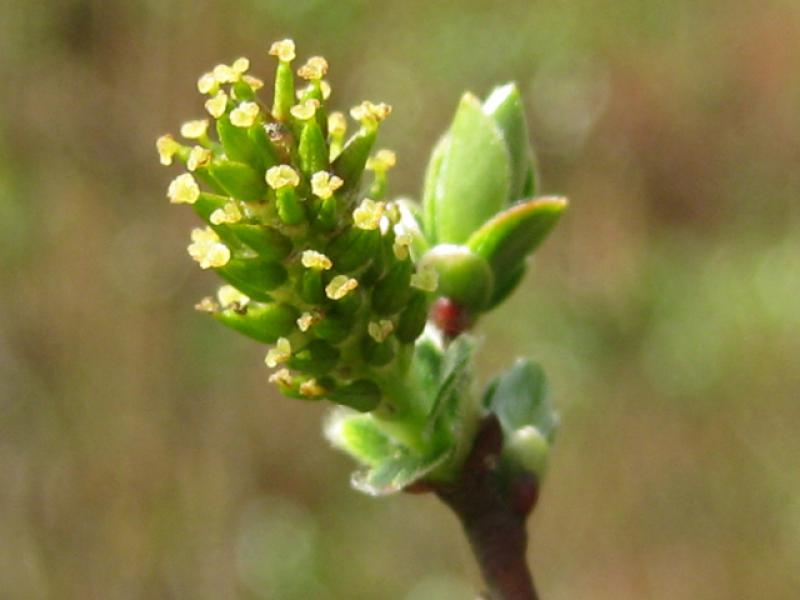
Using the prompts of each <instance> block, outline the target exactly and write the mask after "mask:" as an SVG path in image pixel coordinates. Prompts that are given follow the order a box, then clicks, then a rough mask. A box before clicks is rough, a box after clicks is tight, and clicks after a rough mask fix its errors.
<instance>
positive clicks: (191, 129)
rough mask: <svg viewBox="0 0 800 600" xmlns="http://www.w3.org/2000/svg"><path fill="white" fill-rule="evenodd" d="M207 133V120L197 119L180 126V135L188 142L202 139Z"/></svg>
mask: <svg viewBox="0 0 800 600" xmlns="http://www.w3.org/2000/svg"><path fill="white" fill-rule="evenodd" d="M207 131H208V119H198V120H196V121H186V123H184V124H183V125H181V135H182V136H183V137H185V138H186V139H189V140H197V139H200V138H201V137H203V136H204V135H205V134H206V132H207Z"/></svg>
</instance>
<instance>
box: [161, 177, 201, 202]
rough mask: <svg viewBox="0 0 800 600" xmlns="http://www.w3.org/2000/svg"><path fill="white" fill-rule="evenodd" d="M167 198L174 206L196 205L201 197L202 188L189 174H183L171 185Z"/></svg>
mask: <svg viewBox="0 0 800 600" xmlns="http://www.w3.org/2000/svg"><path fill="white" fill-rule="evenodd" d="M167 197H168V198H169V201H170V202H172V203H173V204H194V203H195V202H197V199H198V198H199V197H200V186H198V185H197V182H196V181H195V179H194V177H192V176H191V175H190V174H189V173H183V174H182V175H178V176H177V177H176V178H175V179H173V180H172V182H171V183H170V184H169V188H168V189H167Z"/></svg>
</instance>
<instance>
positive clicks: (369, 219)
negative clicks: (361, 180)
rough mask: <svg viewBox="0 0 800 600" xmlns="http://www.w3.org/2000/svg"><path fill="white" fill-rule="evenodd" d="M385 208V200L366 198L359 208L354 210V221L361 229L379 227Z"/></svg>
mask: <svg viewBox="0 0 800 600" xmlns="http://www.w3.org/2000/svg"><path fill="white" fill-rule="evenodd" d="M384 208H385V205H384V204H383V202H375V201H374V200H370V199H369V198H364V199H363V200H362V201H361V204H359V205H358V208H356V209H355V210H354V211H353V223H354V224H355V226H356V227H358V228H359V229H367V230H371V229H377V228H378V227H380V224H381V218H382V217H383V214H384Z"/></svg>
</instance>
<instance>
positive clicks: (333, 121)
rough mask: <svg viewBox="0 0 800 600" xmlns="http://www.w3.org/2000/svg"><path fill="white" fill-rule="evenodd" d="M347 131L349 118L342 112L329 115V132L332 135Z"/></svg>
mask: <svg viewBox="0 0 800 600" xmlns="http://www.w3.org/2000/svg"><path fill="white" fill-rule="evenodd" d="M346 131H347V119H345V118H344V115H343V114H342V113H340V112H332V113H331V114H329V115H328V133H330V134H331V135H344V134H345V132H346Z"/></svg>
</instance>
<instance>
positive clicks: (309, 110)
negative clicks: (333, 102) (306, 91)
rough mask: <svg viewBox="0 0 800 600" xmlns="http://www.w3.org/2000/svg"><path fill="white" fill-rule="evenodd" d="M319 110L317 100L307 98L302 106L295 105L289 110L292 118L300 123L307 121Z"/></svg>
mask: <svg viewBox="0 0 800 600" xmlns="http://www.w3.org/2000/svg"><path fill="white" fill-rule="evenodd" d="M318 108H319V100H317V99H316V98H309V99H308V100H306V101H305V102H303V103H302V104H295V105H294V106H293V107H292V108H290V109H289V112H290V113H292V116H293V117H294V118H295V119H298V120H300V121H307V120H308V119H311V118H313V117H314V115H315V114H316V112H317V109H318Z"/></svg>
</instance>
